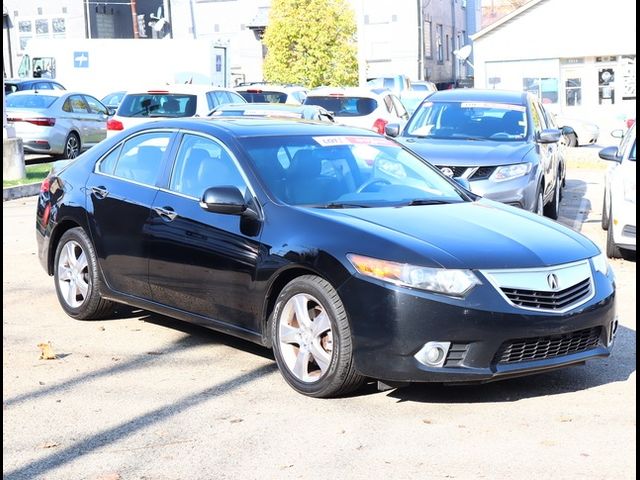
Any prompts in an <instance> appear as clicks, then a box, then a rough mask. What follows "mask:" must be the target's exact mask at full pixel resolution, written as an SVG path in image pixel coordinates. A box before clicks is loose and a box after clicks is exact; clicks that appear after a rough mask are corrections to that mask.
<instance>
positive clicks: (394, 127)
mask: <svg viewBox="0 0 640 480" xmlns="http://www.w3.org/2000/svg"><path fill="white" fill-rule="evenodd" d="M384 134H385V135H387V136H388V137H397V136H398V135H400V124H399V123H388V124H387V125H385V127H384Z"/></svg>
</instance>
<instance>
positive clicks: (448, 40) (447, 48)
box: [446, 35, 451, 62]
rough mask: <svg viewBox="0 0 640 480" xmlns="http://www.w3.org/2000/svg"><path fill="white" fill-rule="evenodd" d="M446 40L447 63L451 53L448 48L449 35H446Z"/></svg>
mask: <svg viewBox="0 0 640 480" xmlns="http://www.w3.org/2000/svg"><path fill="white" fill-rule="evenodd" d="M446 39H447V62H448V61H449V52H450V51H451V49H450V48H449V35H447V37H446Z"/></svg>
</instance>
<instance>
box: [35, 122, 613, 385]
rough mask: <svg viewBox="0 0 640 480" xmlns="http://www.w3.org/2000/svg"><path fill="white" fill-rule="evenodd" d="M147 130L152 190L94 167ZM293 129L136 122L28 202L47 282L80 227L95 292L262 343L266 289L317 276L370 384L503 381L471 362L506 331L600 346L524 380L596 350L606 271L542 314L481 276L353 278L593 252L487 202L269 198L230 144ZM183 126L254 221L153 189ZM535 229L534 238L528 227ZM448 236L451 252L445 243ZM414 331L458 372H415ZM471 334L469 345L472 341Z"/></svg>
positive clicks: (289, 125)
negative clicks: (238, 183) (204, 141)
mask: <svg viewBox="0 0 640 480" xmlns="http://www.w3.org/2000/svg"><path fill="white" fill-rule="evenodd" d="M147 128H165V129H168V130H171V131H173V132H175V135H174V137H173V140H172V144H170V146H169V148H168V149H167V152H168V154H167V155H165V159H164V162H165V165H164V168H163V172H164V173H163V175H162V177H161V178H160V179H159V180H158V182H157V184H156V187H158V188H153V187H147V186H142V185H137V184H133V183H131V182H122V181H121V182H120V185H117V183H118V181H117V180H116V179H113V178H111V177H108V176H105V175H96V174H95V173H93V168H94V164H95V162H96V160H97V159H99V158H100V157H102V156H103V155H104V154H106V153H107V152H108V151H109V149H110V148H111V147H112V146H113V145H115V144H116V143H117V142H119V141H120V140H121V139H123V138H125V137H126V136H128V135H132V134H134V133H135V132H141V131H143V130H145V129H147ZM305 128H306V127H305V122H275V121H273V120H265V121H258V120H254V121H237V120H228V121H218V120H216V121H206V120H193V119H184V120H173V121H163V122H159V123H156V124H155V126H152V127H150V126H149V125H141V126H139V127H134V128H133V129H131V130H129V131H127V132H123V133H121V134H119V135H118V136H117V137H114V139H113V141H107V142H103V143H102V144H100V145H98V146H97V147H95V148H94V149H92V150H91V151H89V152H87V153H84V154H83V155H81V156H80V157H78V158H77V159H76V160H75V161H74V162H72V163H71V165H70V166H69V167H67V168H66V169H64V170H62V171H61V172H58V173H57V176H55V177H53V178H52V179H51V184H50V187H49V189H48V191H47V192H44V193H42V194H41V196H40V200H39V204H38V212H37V217H38V220H37V232H38V235H37V239H38V246H39V255H40V259H41V262H42V264H43V266H44V267H45V269H46V270H47V272H48V273H49V274H50V275H51V274H53V252H54V251H55V245H56V242H57V240H58V239H59V238H60V236H61V235H62V233H64V231H65V230H67V229H69V228H72V227H75V226H80V227H82V228H83V229H85V230H87V231H90V232H91V238H92V239H93V242H94V244H95V246H96V251H97V253H98V259H99V264H100V267H101V270H102V273H103V275H104V277H105V280H106V283H107V285H108V286H109V291H105V292H103V294H104V297H105V298H108V299H113V300H116V301H118V302H122V303H126V304H129V305H132V306H135V307H140V308H145V309H149V310H152V311H155V312H158V313H161V314H166V315H169V316H173V317H175V318H178V319H181V320H186V321H190V322H193V323H197V324H200V325H203V326H206V327H208V328H213V329H216V330H220V331H223V332H226V333H230V334H233V335H236V336H239V337H242V338H245V339H248V340H250V341H253V342H256V343H260V344H262V345H266V346H270V342H271V339H270V335H269V328H268V327H267V322H268V320H269V314H270V312H271V309H272V308H273V304H274V301H275V297H276V296H277V294H278V291H279V289H281V288H282V287H283V286H284V285H285V284H286V283H287V282H288V281H289V280H290V279H292V278H294V277H296V276H299V275H301V274H309V273H312V274H316V275H319V276H321V277H323V278H325V279H326V280H327V281H329V282H330V283H331V284H332V285H333V286H334V287H335V288H336V290H337V291H338V292H339V294H340V296H341V298H342V299H343V301H344V303H345V307H346V310H347V311H348V312H349V315H350V318H351V319H352V327H353V336H354V349H355V350H354V352H355V362H356V365H357V367H358V370H359V372H360V373H363V374H366V375H372V376H375V377H376V378H380V379H387V380H398V381H405V380H415V381H432V380H436V379H437V380H439V381H443V380H448V381H475V380H481V381H485V380H490V379H492V378H494V377H495V376H496V375H498V376H499V375H507V374H512V373H514V369H513V368H511V369H503V371H499V370H496V369H495V368H491V369H486V368H484V369H482V368H478V367H476V366H475V365H480V364H481V363H482V361H486V360H487V359H486V358H485V357H486V355H487V352H488V351H491V349H493V348H494V347H495V346H496V345H499V344H500V343H501V342H502V341H504V340H505V339H508V338H511V337H510V335H515V336H522V332H523V328H524V329H526V330H527V331H528V332H529V333H530V335H532V336H535V335H544V334H545V332H547V331H548V330H549V329H551V330H553V332H556V333H558V332H565V331H569V330H576V329H580V328H586V327H589V326H592V325H600V326H602V327H603V329H602V337H603V339H602V345H601V346H600V347H599V348H598V349H597V350H590V351H589V352H586V353H585V354H579V355H574V356H573V357H570V358H569V357H562V358H559V359H554V360H553V361H545V362H538V363H539V364H536V363H535V362H534V363H531V362H529V363H527V364H525V365H521V366H520V367H521V368H522V369H524V370H526V371H527V372H530V371H535V370H537V369H540V370H543V369H547V368H552V367H554V366H561V365H564V364H566V363H576V362H579V361H583V360H584V359H586V358H592V357H595V356H607V355H608V354H609V345H608V342H607V341H606V339H607V338H608V337H609V335H610V331H609V329H610V326H611V325H612V324H613V321H614V315H615V312H614V289H613V278H612V277H611V275H612V274H611V273H610V274H609V275H610V276H608V277H607V276H604V275H602V274H599V273H597V272H596V275H595V282H596V287H597V295H596V296H594V298H592V299H591V300H589V301H588V302H587V303H586V304H584V305H582V306H581V307H580V308H579V309H577V310H574V311H571V312H570V313H568V314H555V315H548V314H544V315H540V314H537V313H536V312H523V310H521V309H517V308H515V307H512V306H510V305H508V304H506V303H505V302H504V300H502V299H501V298H500V296H499V295H498V293H497V292H496V291H495V290H494V289H492V288H489V286H488V285H487V282H486V281H485V282H484V285H481V286H479V287H478V288H476V289H474V290H473V291H472V292H471V294H470V295H469V297H468V298H466V299H456V298H452V297H447V296H444V295H439V294H435V293H428V292H424V291H417V290H413V289H410V288H403V287H397V286H394V285H390V284H388V283H384V282H382V281H378V280H373V279H371V278H364V277H362V276H361V275H359V274H357V273H356V271H355V269H354V267H353V266H352V265H351V264H350V263H349V262H348V261H347V259H346V254H347V253H353V252H357V253H358V254H361V255H367V256H371V257H375V258H385V259H390V260H395V261H401V262H406V263H416V264H420V265H425V266H441V267H445V268H473V269H478V268H501V267H507V266H509V267H513V268H518V267H523V268H524V267H531V266H541V265H544V266H549V265H556V264H560V263H567V262H573V261H576V260H580V259H585V258H588V257H591V256H594V255H596V254H598V252H599V250H598V248H597V247H596V246H595V245H593V244H592V243H591V242H590V241H589V240H587V239H586V238H584V237H582V236H580V235H579V234H576V233H574V232H571V231H570V230H568V229H566V228H565V227H562V226H560V225H558V224H556V223H555V222H552V221H549V220H547V219H544V218H541V217H534V216H532V215H530V214H528V213H527V212H523V211H520V210H517V209H513V208H511V207H507V206H504V205H502V204H498V203H495V202H491V201H488V200H479V201H474V202H470V203H462V204H453V205H432V206H416V207H399V208H368V209H343V210H325V209H310V208H305V207H292V206H289V205H285V204H282V203H279V202H277V201H275V200H274V198H273V197H272V196H271V195H270V194H269V193H268V192H266V191H265V190H264V188H263V184H262V183H261V182H260V181H259V179H258V177H257V176H256V174H255V172H254V170H253V168H252V166H251V164H250V162H249V160H248V158H246V156H245V154H244V152H243V150H242V146H241V145H242V138H243V136H250V135H252V134H253V133H254V132H257V131H262V132H263V134H265V135H278V134H282V133H286V132H289V133H290V134H296V133H298V132H303V131H305ZM313 128H314V129H315V130H313V132H314V133H315V134H318V135H336V134H343V135H347V134H348V135H360V136H361V135H373V134H370V133H368V132H365V131H362V130H359V129H352V128H346V127H344V128H343V127H334V126H326V127H321V126H319V125H318V126H315V127H313ZM182 131H192V132H202V133H204V134H208V135H212V136H215V137H216V138H217V139H219V140H220V141H221V142H223V143H224V144H226V145H227V146H228V147H229V148H230V149H231V150H233V151H234V153H235V154H236V157H237V159H238V161H239V162H240V164H241V166H242V168H243V170H244V172H245V174H246V177H247V180H248V182H249V184H250V185H251V186H252V188H253V189H254V194H255V198H256V202H257V211H258V218H257V219H256V218H247V217H246V216H242V215H221V214H216V213H210V212H206V211H205V210H204V209H202V208H201V207H200V206H199V205H198V203H197V202H195V201H194V200H193V199H188V198H184V197H180V196H178V195H175V194H173V193H171V192H169V191H168V190H166V187H167V185H168V181H169V174H170V171H171V168H170V167H171V161H172V156H173V155H174V154H175V149H176V142H177V141H178V140H179V136H180V134H181V132H182ZM94 187H99V188H107V189H108V190H109V195H108V196H107V197H106V198H109V197H113V198H112V199H110V200H109V201H110V202H111V201H112V202H114V204H113V205H99V204H100V201H99V200H98V199H97V197H96V193H95V190H94ZM122 199H128V200H130V201H132V202H131V203H134V204H135V205H133V206H128V207H125V209H122V207H121V206H117V202H119V201H121V200H122ZM154 206H162V207H163V208H167V207H169V208H173V209H175V210H176V211H180V212H181V213H182V214H183V215H184V212H188V213H187V215H186V216H188V217H190V218H184V219H183V218H181V219H180V220H179V222H178V223H175V224H174V225H170V226H169V228H167V224H166V222H164V221H163V219H162V218H161V217H160V216H158V215H157V214H156V213H154V210H153V208H154ZM116 208H117V209H118V210H119V212H118V214H117V215H115V214H114V212H115V210H114V209H116ZM47 210H49V211H48V212H47ZM45 217H48V221H46V222H45V221H44V218H45ZM416 218H420V219H421V221H420V222H416V221H415V220H416ZM520 220H521V221H520ZM104 222H108V223H107V225H111V226H113V228H114V232H115V233H114V234H113V237H112V238H106V237H104V231H103V225H104V224H105V223H104ZM534 222H535V224H536V230H532V229H531V227H533V226H534ZM134 225H138V228H134ZM302 225H304V228H301V226H302ZM140 226H142V230H139V227H140ZM292 226H293V227H292ZM452 228H454V229H455V236H454V237H455V240H456V242H457V244H455V245H454V244H452V243H451V240H452V238H453V237H452ZM427 238H428V240H426V239H427ZM525 243H526V246H525V245H523V244H525ZM147 274H148V277H147ZM425 312H428V313H427V314H426V315H425ZM452 318H453V319H454V320H452ZM569 320H571V322H569ZM458 322H460V323H458ZM423 325H429V329H430V337H432V338H437V337H438V336H439V335H442V336H443V338H451V339H452V340H456V339H459V340H465V341H469V342H471V343H472V344H474V345H475V346H474V348H475V350H474V348H472V350H471V351H472V355H471V356H470V357H469V359H470V364H469V365H468V366H466V367H467V368H465V369H464V371H460V370H456V371H454V372H451V371H446V370H442V369H440V370H438V373H437V374H436V373H435V372H433V371H430V370H429V369H426V368H425V367H424V366H423V365H419V364H418V362H417V361H416V360H415V359H414V358H413V357H412V355H413V354H414V353H415V351H416V350H417V349H418V348H419V347H420V345H421V341H420V339H421V338H423V337H424V335H423V333H422V334H421V333H420V332H421V331H423V328H424V327H423ZM525 327H526V328H525ZM476 337H481V339H479V340H478V341H477V342H474V339H476ZM604 345H606V347H605V346H604ZM474 352H475V353H474ZM474 355H477V357H474ZM483 355H484V357H483ZM515 371H516V372H517V369H516V370H515ZM443 374H445V377H443Z"/></svg>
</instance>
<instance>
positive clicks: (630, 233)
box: [622, 225, 636, 238]
mask: <svg viewBox="0 0 640 480" xmlns="http://www.w3.org/2000/svg"><path fill="white" fill-rule="evenodd" d="M622 235H623V236H625V237H633V238H636V226H635V225H625V226H624V227H623V228H622Z"/></svg>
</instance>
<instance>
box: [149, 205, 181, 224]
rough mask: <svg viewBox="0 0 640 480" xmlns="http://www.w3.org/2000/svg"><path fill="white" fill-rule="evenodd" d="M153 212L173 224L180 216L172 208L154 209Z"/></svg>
mask: <svg viewBox="0 0 640 480" xmlns="http://www.w3.org/2000/svg"><path fill="white" fill-rule="evenodd" d="M153 211H154V212H156V213H157V214H158V216H159V217H160V218H162V219H163V220H164V221H166V222H172V221H173V220H174V219H175V218H176V217H177V216H178V214H177V213H176V212H174V210H173V208H171V207H164V208H163V207H153Z"/></svg>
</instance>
